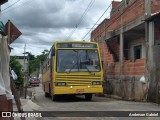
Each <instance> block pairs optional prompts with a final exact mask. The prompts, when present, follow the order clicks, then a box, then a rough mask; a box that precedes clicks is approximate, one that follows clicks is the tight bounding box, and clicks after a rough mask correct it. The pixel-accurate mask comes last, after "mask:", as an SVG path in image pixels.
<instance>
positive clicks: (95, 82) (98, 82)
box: [92, 81, 101, 85]
mask: <svg viewBox="0 0 160 120" xmlns="http://www.w3.org/2000/svg"><path fill="white" fill-rule="evenodd" d="M100 84H101V82H100V81H93V82H92V85H100Z"/></svg>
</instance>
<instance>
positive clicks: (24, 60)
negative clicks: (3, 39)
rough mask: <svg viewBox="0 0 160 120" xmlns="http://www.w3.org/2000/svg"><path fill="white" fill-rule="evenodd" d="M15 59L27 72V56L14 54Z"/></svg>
mask: <svg viewBox="0 0 160 120" xmlns="http://www.w3.org/2000/svg"><path fill="white" fill-rule="evenodd" d="M16 59H17V60H18V61H19V63H20V64H21V65H22V71H23V72H27V71H28V58H27V56H16Z"/></svg>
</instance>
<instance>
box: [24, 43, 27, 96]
mask: <svg viewBox="0 0 160 120" xmlns="http://www.w3.org/2000/svg"><path fill="white" fill-rule="evenodd" d="M25 53H26V44H25V45H24V53H23V54H24V59H23V60H24V66H23V73H24V98H25V99H26V96H27V82H26V79H27V78H26V69H25V68H26V67H25V64H26V63H25V59H26V58H25Z"/></svg>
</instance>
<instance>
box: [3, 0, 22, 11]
mask: <svg viewBox="0 0 160 120" xmlns="http://www.w3.org/2000/svg"><path fill="white" fill-rule="evenodd" d="M20 1H21V0H17V1H16V2H14V3H13V4H11V5H10V6H8V7H6V8H5V9H3V10H2V11H1V12H3V11H5V10H7V9H8V8H10V7H12V6H14V5H15V4H17V3H18V2H20Z"/></svg>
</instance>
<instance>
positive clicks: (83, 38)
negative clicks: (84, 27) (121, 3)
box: [82, 3, 112, 40]
mask: <svg viewBox="0 0 160 120" xmlns="http://www.w3.org/2000/svg"><path fill="white" fill-rule="evenodd" d="M111 5H112V3H111V4H110V5H109V6H108V7H107V9H106V10H105V11H104V12H103V13H102V15H101V16H100V17H99V18H98V20H97V21H96V22H95V24H94V25H93V26H92V27H91V28H90V30H89V31H88V32H87V33H86V34H85V35H84V36H83V37H82V40H83V39H84V38H86V36H87V35H88V34H89V33H90V32H91V31H92V29H93V28H94V27H95V26H96V25H97V23H98V22H99V21H100V20H101V18H102V17H103V16H104V14H105V13H106V12H107V11H108V9H109V8H110V7H111Z"/></svg>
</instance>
